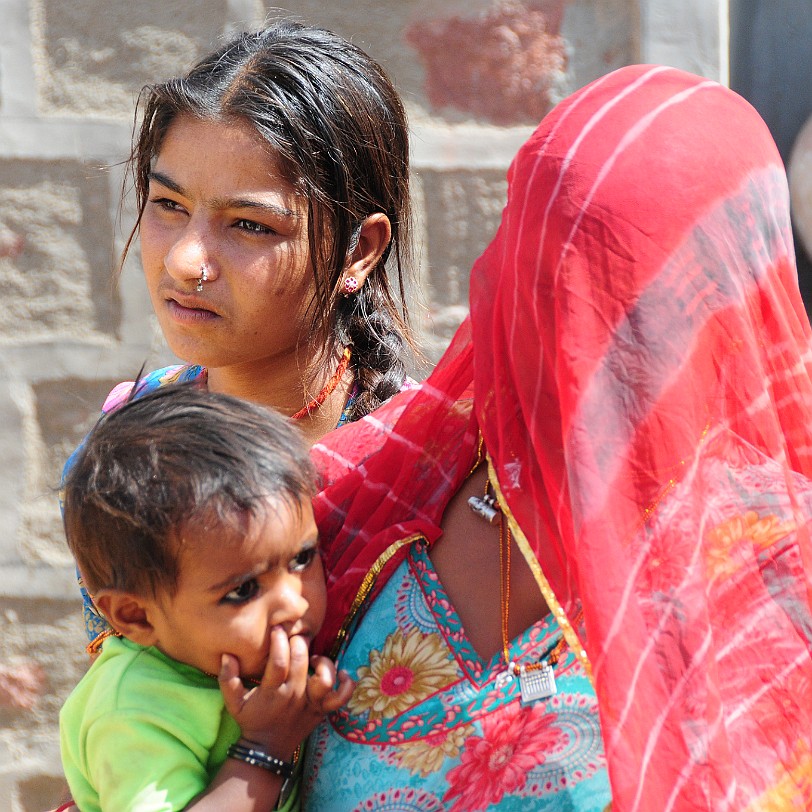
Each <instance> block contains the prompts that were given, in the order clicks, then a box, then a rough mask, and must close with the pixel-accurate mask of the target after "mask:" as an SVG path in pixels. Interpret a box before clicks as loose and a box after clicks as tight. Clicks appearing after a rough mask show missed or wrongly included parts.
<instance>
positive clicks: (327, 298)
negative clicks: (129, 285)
mask: <svg viewBox="0 0 812 812" xmlns="http://www.w3.org/2000/svg"><path fill="white" fill-rule="evenodd" d="M138 108H139V112H138V113H137V115H139V114H140V115H141V117H142V120H141V125H140V131H139V132H138V134H137V136H136V137H135V139H134V145H133V152H132V155H131V157H130V170H131V173H132V176H133V179H134V184H135V192H136V198H137V205H138V212H139V214H138V220H137V222H136V225H135V227H134V228H133V230H132V232H131V234H130V237H129V239H128V241H127V246H126V248H125V251H124V255H125V256H126V253H127V250H128V249H129V246H130V245H131V243H132V241H133V239H134V237H135V234H136V233H137V231H138V226H139V224H140V220H141V215H142V213H143V211H144V207H145V205H146V202H147V193H148V187H149V172H150V169H151V165H152V163H153V161H154V159H155V157H156V156H157V154H158V153H159V151H160V149H161V144H162V143H163V139H164V138H165V136H166V133H167V131H168V130H169V128H170V127H171V125H172V122H173V121H174V120H175V119H176V118H177V117H178V116H179V115H190V116H194V117H196V118H199V119H205V120H214V121H226V122H227V121H228V120H229V119H237V120H240V121H244V122H248V124H250V125H251V126H252V127H253V128H254V129H255V130H256V132H257V133H258V134H259V136H260V137H261V138H263V139H264V140H265V141H266V142H267V143H268V144H269V145H270V146H271V147H272V148H273V149H274V150H275V151H276V153H277V154H278V155H279V157H280V160H281V163H282V169H283V172H285V174H286V176H287V179H288V180H289V181H290V182H291V183H292V184H293V185H294V187H295V188H296V189H297V190H298V191H299V192H301V194H302V195H303V196H304V197H305V198H306V200H307V201H308V229H309V234H308V237H309V244H310V255H311V257H313V258H314V261H313V273H314V276H315V290H316V294H315V297H314V301H313V303H312V308H311V311H310V314H309V318H310V324H309V325H308V326H307V328H308V332H309V334H310V335H311V336H312V337H314V338H316V339H319V340H320V341H321V344H322V346H323V353H322V355H321V358H320V363H321V364H322V368H323V369H326V368H327V365H328V364H331V363H333V359H334V358H336V357H337V356H338V354H340V352H341V349H342V348H343V347H344V346H346V345H347V344H352V346H353V367H354V371H355V373H356V379H357V380H358V382H359V383H360V385H361V390H362V391H361V395H360V397H359V398H358V399H357V401H356V403H355V407H354V410H353V413H352V414H351V415H350V418H351V419H357V418H359V417H361V416H363V415H364V414H366V413H368V412H369V411H371V410H372V409H373V408H375V406H377V405H379V404H380V403H381V402H383V401H384V400H386V399H387V398H389V397H391V396H392V395H393V394H394V393H395V392H397V391H398V390H399V389H400V387H401V385H402V382H403V379H404V376H405V370H406V357H407V355H408V352H409V351H410V350H413V349H414V344H413V342H412V339H411V336H410V330H409V325H408V314H407V312H406V309H405V307H404V305H403V302H404V298H405V291H404V280H405V275H406V269H407V268H408V265H409V260H410V246H409V239H410V224H411V204H410V196H409V139H408V124H407V121H406V115H405V111H404V109H403V104H402V102H401V100H400V97H399V96H398V93H397V91H396V90H395V89H394V87H393V85H392V83H391V81H390V79H389V78H388V76H387V75H386V73H385V72H384V70H383V68H381V66H380V65H379V64H378V63H377V62H375V60H373V59H372V58H371V57H370V56H368V55H367V54H366V53H365V52H364V51H362V50H361V49H360V48H357V47H356V46H354V45H353V44H352V43H350V42H348V41H347V40H345V39H343V38H342V37H339V36H337V35H336V34H333V33H332V32H330V31H326V30H323V29H318V28H311V27H307V26H304V25H301V24H299V23H295V22H291V21H282V22H277V23H275V24H273V25H271V26H269V27H268V28H265V29H263V30H261V31H257V32H254V33H243V34H240V35H239V36H237V37H235V38H234V39H232V40H231V41H229V42H228V43H227V44H226V45H224V46H222V47H221V48H220V49H218V50H217V51H215V52H213V53H211V54H209V55H208V56H206V57H204V58H203V59H202V60H201V61H200V62H198V63H197V64H196V65H195V66H194V67H193V68H192V69H191V70H190V71H189V73H188V74H187V75H186V76H183V77H179V78H176V79H171V80H169V81H167V82H164V83H162V84H157V85H150V86H147V87H145V88H144V90H143V91H142V94H141V98H140V99H139V104H138ZM376 212H383V213H384V214H386V215H387V217H388V218H389V221H390V223H391V227H392V239H391V241H390V243H389V246H388V247H387V249H386V251H385V253H384V255H383V257H382V258H381V261H380V262H379V264H378V266H377V267H376V268H375V269H374V270H373V271H372V272H371V273H370V275H369V276H368V277H367V279H366V281H365V283H364V284H363V285H362V286H361V288H360V289H359V291H358V293H357V294H355V295H353V296H350V297H344V296H342V295H341V277H342V271H343V270H344V268H345V266H346V258H347V256H348V254H349V253H351V252H352V249H353V248H354V240H356V239H357V229H358V226H359V224H360V223H361V222H362V221H363V220H364V219H365V218H366V217H368V216H369V215H371V214H373V213H376ZM387 260H390V262H389V267H390V270H391V271H392V272H393V275H394V276H395V278H396V279H397V284H398V294H399V299H400V303H401V304H400V305H398V303H397V302H396V300H395V296H394V295H393V293H392V290H391V285H390V280H389V277H388V274H387V269H386V267H385V264H386V263H387ZM269 317H271V316H269Z"/></svg>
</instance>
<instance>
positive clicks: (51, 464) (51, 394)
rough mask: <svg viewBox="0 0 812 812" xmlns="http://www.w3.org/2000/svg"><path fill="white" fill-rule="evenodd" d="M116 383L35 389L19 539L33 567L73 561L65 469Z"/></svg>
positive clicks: (73, 381)
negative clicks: (63, 494) (62, 488)
mask: <svg viewBox="0 0 812 812" xmlns="http://www.w3.org/2000/svg"><path fill="white" fill-rule="evenodd" d="M116 383H118V381H112V380H105V381H97V380H84V379H82V380H80V379H77V378H67V379H60V380H56V381H44V382H40V383H38V384H35V385H34V386H33V387H32V390H33V396H34V414H33V416H32V419H33V421H34V431H33V436H34V437H36V441H35V443H32V444H31V446H30V447H29V455H30V456H29V462H28V483H27V492H28V498H27V499H26V504H25V508H24V510H23V513H22V527H21V530H20V535H19V554H20V556H21V558H22V561H23V562H24V563H26V564H28V565H29V566H38V565H41V564H50V565H52V566H63V567H64V566H69V565H70V563H71V561H72V558H71V555H70V551H69V550H68V548H67V545H66V543H65V536H64V531H63V530H62V519H61V516H60V513H59V501H58V489H59V482H60V479H61V475H62V468H63V466H64V464H65V461H66V460H67V458H68V457H69V456H70V454H71V452H72V451H73V450H74V449H75V448H76V446H77V445H78V444H79V442H80V441H81V439H82V437H84V436H85V434H87V432H88V431H89V430H90V429H91V428H92V427H93V425H94V424H95V422H96V420H97V419H98V416H99V410H100V408H101V404H102V403H103V402H104V399H105V397H106V395H107V393H108V392H109V391H110V390H111V389H112V388H113V386H114V385H115V384H116Z"/></svg>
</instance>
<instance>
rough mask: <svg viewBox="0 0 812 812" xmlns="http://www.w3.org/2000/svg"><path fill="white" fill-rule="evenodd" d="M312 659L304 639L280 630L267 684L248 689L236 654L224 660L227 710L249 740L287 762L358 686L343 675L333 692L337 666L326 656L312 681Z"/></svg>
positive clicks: (273, 644) (273, 645)
mask: <svg viewBox="0 0 812 812" xmlns="http://www.w3.org/2000/svg"><path fill="white" fill-rule="evenodd" d="M309 659H310V653H309V651H308V646H307V641H306V640H305V639H304V638H303V637H300V636H298V635H294V636H293V637H291V638H290V639H288V636H287V634H286V633H285V631H284V630H283V629H282V628H275V629H273V630H272V631H271V644H270V651H269V654H268V664H267V665H266V666H265V673H264V674H263V675H262V680H261V681H260V684H259V685H257V686H256V687H253V688H250V689H246V688H245V686H244V685H243V683H242V680H241V679H240V675H239V662H238V660H237V658H236V657H234V656H233V655H231V654H224V655H223V657H222V664H221V668H220V675H219V682H220V690H221V692H222V694H223V698H224V700H225V706H226V710H227V711H228V712H229V713H230V714H231V715H232V716H233V717H234V719H235V721H236V722H237V724H238V725H239V726H240V730H241V732H242V736H243V738H246V739H250V740H251V741H254V742H256V743H257V744H261V745H263V746H264V747H265V748H266V750H267V751H268V752H269V753H271V754H272V755H275V756H277V757H278V758H282V759H284V760H289V759H290V758H291V756H292V755H293V751H294V750H295V749H296V748H297V747H298V746H299V744H301V743H302V741H304V739H305V738H306V737H307V736H308V735H309V734H310V732H311V731H312V730H313V729H314V728H315V727H316V725H317V724H318V723H319V722H320V721H321V720H322V719H323V718H324V715H325V714H326V713H330V712H331V711H333V710H336V709H337V708H339V707H340V706H341V705H343V704H344V703H345V702H346V701H347V700H348V699H349V697H350V695H351V694H352V690H353V687H354V684H353V682H352V680H350V678H349V676H348V675H347V674H344V673H343V672H342V673H341V674H340V675H339V684H338V687H337V688H335V689H333V685H334V684H335V666H334V665H333V663H331V662H330V661H329V660H328V659H327V658H325V657H314V658H313V666H314V673H313V674H312V675H310V676H308V662H309Z"/></svg>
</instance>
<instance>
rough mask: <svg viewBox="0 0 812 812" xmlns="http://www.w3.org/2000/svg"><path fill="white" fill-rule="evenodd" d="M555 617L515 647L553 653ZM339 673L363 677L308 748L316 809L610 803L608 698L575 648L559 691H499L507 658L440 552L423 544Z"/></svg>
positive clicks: (563, 665)
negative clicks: (443, 575)
mask: <svg viewBox="0 0 812 812" xmlns="http://www.w3.org/2000/svg"><path fill="white" fill-rule="evenodd" d="M560 637H561V632H560V630H559V628H558V625H557V624H556V623H555V621H554V619H553V617H552V615H548V616H547V617H546V618H544V619H543V620H541V621H539V622H538V623H536V624H534V625H533V626H531V627H530V628H529V629H527V630H526V631H525V632H524V633H523V634H522V635H520V636H519V637H518V638H516V639H515V640H514V641H513V642H512V644H511V646H510V655H511V658H512V659H514V660H515V661H516V662H519V663H522V662H527V663H529V662H536V661H538V660H539V659H543V658H544V657H545V656H547V655H549V653H550V651H551V650H552V649H553V648H554V647H555V646H556V644H557V643H558V641H559V640H560ZM348 641H349V642H347V643H345V645H344V648H343V649H342V651H341V652H340V654H339V657H338V665H339V667H340V668H343V669H345V670H347V671H348V672H349V673H350V675H351V676H352V677H353V678H354V679H355V680H356V683H357V687H356V689H355V692H354V694H353V696H352V698H351V700H350V701H349V702H348V703H347V705H346V706H345V707H344V708H342V709H341V710H340V711H338V712H337V713H335V714H332V715H331V716H330V718H329V719H328V720H326V721H325V722H323V723H322V724H321V725H320V727H319V728H318V729H317V730H316V731H315V733H314V734H313V735H312V736H311V738H310V741H309V743H308V750H307V760H306V763H305V769H304V775H305V779H304V780H305V784H304V787H303V795H304V801H303V808H304V809H311V810H333V809H334V810H346V811H347V812H350V810H352V812H367V810H369V811H370V812H371V811H372V810H386V811H387V812H422V811H423V810H431V811H434V810H453V812H475V811H476V810H486V809H495V808H497V807H498V808H499V809H500V810H517V812H518V810H549V812H553V810H555V812H568V811H570V812H603V810H605V809H606V808H607V807H608V806H609V804H610V801H611V793H610V790H609V782H608V777H607V773H606V765H605V759H604V754H603V743H602V740H601V735H600V727H599V724H598V710H597V701H596V699H595V695H594V692H593V689H592V686H591V683H590V681H589V678H588V677H587V676H586V674H585V673H584V672H583V669H582V666H581V665H580V664H579V663H577V662H576V658H575V657H574V656H573V655H572V654H571V653H569V651H568V650H566V649H565V653H564V654H562V656H561V659H560V660H559V663H558V665H557V666H556V668H555V672H556V683H557V688H558V691H557V693H556V694H555V695H554V696H552V697H549V698H548V699H545V700H541V701H538V702H536V703H534V704H532V705H527V706H524V705H522V704H521V703H520V701H519V684H518V680H516V679H513V680H511V681H510V682H509V683H508V685H507V686H505V687H502V688H497V686H496V684H495V683H496V678H497V677H498V676H499V675H500V674H501V673H502V672H503V671H504V670H505V664H504V658H503V655H502V653H501V652H500V653H498V654H497V655H495V656H494V657H493V658H492V659H491V660H490V661H489V662H484V661H482V660H481V659H480V658H479V656H478V655H477V654H476V652H475V651H474V649H473V647H472V646H471V644H470V643H469V642H468V640H467V638H466V637H465V631H464V629H463V627H462V624H461V623H460V619H459V617H458V616H457V614H456V612H455V611H454V608H453V607H452V606H451V604H450V602H449V600H448V596H447V595H446V593H445V592H444V590H443V588H442V585H441V584H440V582H439V580H438V578H437V574H436V572H435V571H434V568H433V566H432V563H431V560H430V559H429V557H428V554H427V549H426V543H425V541H424V540H422V539H420V540H418V541H416V542H415V543H413V544H412V546H411V549H410V553H409V555H408V557H407V559H406V560H405V561H404V562H403V563H402V564H401V565H400V567H399V568H398V569H397V570H396V572H395V573H394V575H393V576H392V577H391V578H390V580H389V582H388V583H387V584H386V585H385V586H384V588H383V589H382V590H381V592H380V594H379V595H378V596H377V597H376V598H375V599H374V600H373V601H372V603H371V605H370V606H368V607H367V608H366V612H365V614H363V615H362V616H361V617H360V620H357V621H356V626H355V627H354V628H353V629H351V634H350V635H348Z"/></svg>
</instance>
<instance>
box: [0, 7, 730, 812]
mask: <svg viewBox="0 0 812 812" xmlns="http://www.w3.org/2000/svg"><path fill="white" fill-rule="evenodd" d="M722 2H723V0H718V2H717V0H713V2H711V0H708V2H705V0H702V2H699V1H698V0H696V2H694V3H693V4H691V9H693V10H691V9H689V10H688V11H686V10H685V9H684V7H683V4H681V3H677V2H675V0H674V1H673V2H670V3H664V0H659V1H658V2H657V3H656V4H655V3H646V2H638V0H569V1H567V0H505V2H501V3H496V2H491V0H444V2H442V3H441V2H437V0H376V2H371V1H370V0H345V2H340V3H337V2H333V3H328V2H320V1H317V0H281V2H279V3H273V4H272V3H265V2H261V0H196V2H187V1H186V0H139V2H135V3H133V2H131V3H124V2H119V0H113V1H111V0H70V2H66V0H0V453H2V466H0V528H2V533H0V808H2V809H4V810H9V812H23V811H24V812H38V810H43V809H46V808H48V807H49V806H52V805H55V804H56V803H57V802H58V800H59V799H60V796H61V794H62V792H63V782H62V779H61V770H60V765H59V752H58V741H57V727H56V725H57V713H58V709H59V707H60V705H61V702H62V701H63V699H64V697H65V696H66V695H67V693H68V692H69V690H70V688H71V687H72V686H73V684H75V682H76V681H77V680H78V679H79V677H80V676H81V674H82V673H83V671H84V669H85V667H86V662H87V661H86V657H85V655H84V653H83V647H84V635H83V629H82V624H81V619H80V608H79V600H78V597H77V594H76V590H75V586H74V579H73V567H72V563H71V561H70V558H69V556H68V554H67V551H66V549H65V545H64V541H63V539H62V531H61V526H60V519H59V513H58V509H57V496H56V488H57V485H58V482H59V473H60V470H61V467H62V464H63V462H64V460H65V458H66V457H67V455H68V454H69V452H70V451H71V450H72V448H73V447H74V446H75V445H76V443H77V442H78V441H79V439H80V438H81V437H82V436H83V434H84V433H85V432H86V431H87V430H88V428H89V427H90V426H91V425H92V424H93V422H94V420H95V416H96V414H97V411H98V407H99V405H100V403H101V402H102V400H103V398H104V395H105V394H106V393H107V391H108V390H109V389H110V388H111V386H112V385H113V384H114V383H115V382H117V381H119V380H122V379H125V378H127V377H131V376H132V375H133V374H134V373H135V372H136V371H137V370H138V369H139V367H140V366H141V364H142V363H143V362H144V361H145V360H146V361H147V364H148V366H150V367H155V366H159V365H161V364H163V363H166V362H169V361H170V360H171V358H170V356H169V355H168V353H167V351H166V350H165V349H164V348H163V346H162V343H161V339H160V335H159V331H158V329H157V327H156V325H155V321H154V319H153V316H152V314H151V310H150V306H149V302H148V299H147V296H146V292H145V288H144V285H143V282H142V280H141V277H140V271H139V267H138V256H137V251H135V252H133V256H132V257H131V258H130V260H129V261H128V263H127V265H126V267H125V268H124V270H123V273H122V275H121V278H120V280H119V281H118V283H117V284H114V283H113V281H112V271H113V268H114V267H115V265H116V257H117V255H118V253H119V251H120V250H121V246H122V242H123V239H124V235H125V234H126V232H127V229H128V227H129V225H130V224H131V223H132V209H131V201H130V200H125V201H124V204H123V207H122V208H121V210H119V196H120V195H119V190H120V188H121V184H122V168H121V165H120V162H121V160H122V159H123V157H124V156H125V155H126V154H127V151H128V145H129V139H130V131H131V126H132V123H131V117H132V111H133V105H134V100H135V97H136V95H137V92H138V90H139V88H140V87H141V86H142V85H143V84H144V83H146V82H148V81H151V80H157V79H161V78H165V77H167V76H169V75H172V74H174V73H177V72H181V71H182V70H184V69H185V68H186V67H187V66H188V65H189V64H190V63H191V62H192V61H193V60H194V59H195V58H196V57H198V56H200V55H202V54H203V53H204V52H205V51H207V50H208V49H209V48H210V47H212V46H213V45H214V44H216V43H217V42H218V41H219V40H220V39H221V38H223V37H225V36H228V34H229V33H230V32H232V31H234V30H238V29H241V28H244V27H254V26H256V25H258V24H259V23H260V22H261V21H262V20H263V19H264V18H265V17H266V15H267V14H269V13H270V12H271V11H272V9H276V8H278V7H279V6H281V7H283V8H284V9H285V10H286V11H288V12H289V13H291V14H293V15H295V16H298V17H301V18H303V19H304V20H306V21H309V22H312V23H315V24H319V25H323V26H326V27H329V28H333V29H334V30H337V31H338V32H340V33H342V34H345V35H347V36H350V37H352V39H353V40H354V41H355V42H356V43H358V44H360V45H361V46H362V47H365V48H366V49H367V50H368V51H370V52H371V53H372V54H373V55H374V56H375V57H377V58H378V59H379V60H380V61H381V62H382V63H383V64H384V65H385V66H386V67H387V69H388V70H389V71H390V73H391V74H392V76H393V78H394V79H395V82H396V84H397V85H398V87H399V88H400V90H401V92H402V93H403V96H404V98H405V101H406V104H407V107H408V109H409V112H410V116H411V121H412V125H413V152H414V177H415V193H416V202H417V208H418V212H419V229H418V233H417V235H416V237H417V244H418V245H419V246H420V250H419V251H418V254H417V256H418V266H417V277H418V284H417V285H416V293H418V295H417V296H416V305H415V315H416V320H417V323H418V327H419V329H420V331H421V334H422V336H423V338H424V342H425V346H426V348H427V353H428V355H429V356H430V357H431V358H437V357H438V356H439V354H440V353H441V352H442V349H443V348H444V346H445V344H446V342H447V341H448V338H449V337H450V336H451V334H452V333H453V330H454V328H455V327H456V325H457V324H459V322H460V320H461V319H462V318H463V316H464V314H465V312H466V309H467V292H468V271H469V269H470V266H471V264H472V262H473V260H474V259H475V258H476V257H477V256H478V254H479V253H480V252H481V250H482V249H483V248H484V247H485V245H486V244H487V242H488V241H489V239H490V237H491V236H492V234H493V232H494V231H495V228H496V226H497V224H498V221H499V216H500V212H501V208H502V205H503V203H504V196H505V170H506V168H507V165H508V162H509V160H510V158H511V156H512V155H513V153H514V152H515V150H516V149H517V147H518V146H519V145H520V144H521V142H522V141H523V140H524V139H525V137H526V136H527V135H528V134H529V132H530V131H531V129H532V126H533V124H534V123H536V121H537V119H538V118H540V117H541V116H542V115H543V114H544V113H545V112H546V111H547V110H548V109H549V108H550V107H551V106H552V105H553V104H554V103H555V102H556V101H558V100H559V99H560V98H562V97H563V96H564V95H566V94H567V93H569V92H571V91H572V90H575V89H576V88H577V87H579V86H581V85H583V84H585V83H586V82H588V81H590V80H591V79H593V78H596V77H597V76H599V75H601V74H603V73H605V72H607V71H609V70H611V69H613V68H615V67H619V66H621V65H623V64H627V63H631V62H635V61H640V60H641V59H643V58H651V55H652V54H653V55H656V53H657V48H658V47H659V46H660V45H663V44H664V42H665V41H664V40H663V38H662V32H663V31H666V30H667V26H664V25H662V15H663V14H664V13H666V12H664V11H663V9H664V6H667V13H668V14H673V15H678V17H679V20H680V26H681V30H682V31H683V38H682V39H681V40H680V41H679V43H678V47H672V46H673V38H671V39H669V41H668V43H666V44H668V47H669V48H670V50H669V51H668V54H669V56H670V61H672V62H675V63H676V64H679V65H680V66H682V67H692V68H693V69H694V70H697V71H698V72H701V73H705V74H706V75H709V76H712V77H714V78H720V70H719V65H720V52H719V48H718V47H717V50H716V51H715V52H714V49H713V46H712V43H713V42H716V43H717V45H719V43H721V41H722V38H721V37H720V30H719V28H718V26H717V27H716V28H714V26H713V25H712V24H711V25H709V23H708V12H707V10H708V8H709V7H711V6H712V7H713V8H717V6H718V5H720V4H721V3H722ZM655 5H656V6H657V9H656V11H657V15H659V16H656V19H655V21H654V23H652V18H651V15H650V14H648V11H649V10H650V9H649V6H651V7H653V6H655ZM697 9H698V11H697ZM275 13H276V12H275ZM686 14H687V20H686ZM657 20H659V21H660V22H659V26H660V27H659V28H658V25H657V24H655V23H656V22H657ZM700 34H701V36H700ZM692 42H696V43H702V49H699V48H694V47H693V45H692ZM709 42H710V43H711V45H710V46H708V45H707V44H708V43H709ZM483 75H484V76H486V77H487V79H488V81H487V82H484V83H483V82H482V81H481V80H480V79H479V78H476V77H481V76H483Z"/></svg>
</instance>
